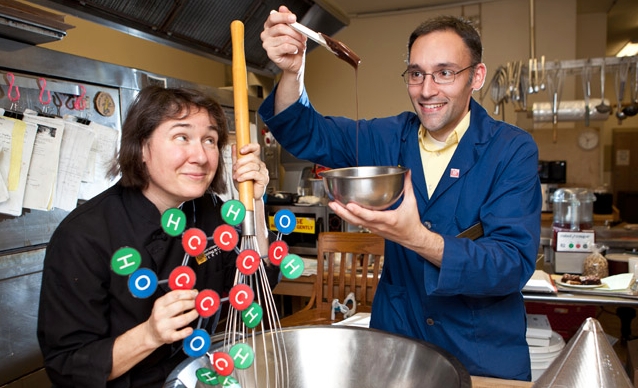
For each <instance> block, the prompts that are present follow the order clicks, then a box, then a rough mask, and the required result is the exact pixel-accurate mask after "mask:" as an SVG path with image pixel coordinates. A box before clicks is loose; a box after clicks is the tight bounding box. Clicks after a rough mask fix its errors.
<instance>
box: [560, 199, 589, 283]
mask: <svg viewBox="0 0 638 388" xmlns="http://www.w3.org/2000/svg"><path fill="white" fill-rule="evenodd" d="M595 200H596V197H595V196H594V194H593V193H592V192H591V191H590V190H588V189H583V188H562V189H557V190H556V191H555V192H554V195H553V196H552V201H553V223H552V232H553V237H552V249H553V251H554V255H553V263H552V264H553V268H554V272H556V273H572V274H581V273H583V262H584V261H585V258H586V257H587V256H588V255H589V254H590V253H591V252H592V250H593V249H596V245H595V242H596V241H595V232H594V229H593V226H594V223H593V203H594V201H595Z"/></svg>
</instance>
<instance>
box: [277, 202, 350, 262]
mask: <svg viewBox="0 0 638 388" xmlns="http://www.w3.org/2000/svg"><path fill="white" fill-rule="evenodd" d="M282 209H287V210H290V211H291V212H293V213H294V215H295V218H296V220H297V227H296V228H295V229H294V230H293V231H292V232H291V233H289V234H284V235H282V240H284V241H285V242H286V244H288V248H289V250H290V253H295V254H297V255H300V256H312V257H314V256H316V255H317V239H318V237H319V233H321V232H325V231H330V232H340V231H343V230H344V229H343V226H342V225H343V222H342V220H341V218H339V217H338V216H337V215H336V214H334V213H332V211H331V210H330V208H329V207H327V206H301V205H266V217H267V218H268V219H267V222H268V228H269V229H270V230H272V231H273V232H275V233H277V228H276V227H275V214H276V213H277V212H278V211H279V210H282Z"/></svg>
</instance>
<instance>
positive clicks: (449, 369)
mask: <svg viewBox="0 0 638 388" xmlns="http://www.w3.org/2000/svg"><path fill="white" fill-rule="evenodd" d="M281 334H282V338H283V343H284V344H285V345H284V348H285V355H286V360H288V370H289V373H288V380H287V381H286V382H285V383H284V384H283V385H282V384H281V382H280V384H279V385H275V381H274V377H273V376H272V375H273V373H272V368H273V366H272V365H271V366H270V368H271V375H270V377H271V379H272V380H273V381H270V384H269V385H268V380H269V379H268V377H267V375H266V371H265V369H266V368H265V367H264V365H263V364H264V363H263V362H262V363H261V364H258V363H257V362H256V365H257V366H253V367H251V368H249V369H247V370H245V371H241V372H238V371H237V370H236V371H235V372H233V375H235V374H236V373H241V375H239V376H237V379H238V380H239V382H240V384H241V386H242V388H257V387H266V386H270V387H287V388H326V387H341V388H376V387H383V388H387V387H396V386H400V387H403V388H411V387H423V386H427V387H430V388H457V387H459V388H470V387H471V386H472V382H471V379H470V375H469V373H468V372H467V370H466V369H465V367H464V366H463V365H462V364H461V363H460V362H459V361H458V360H457V359H456V358H454V357H453V356H452V355H450V354H449V353H447V352H446V351H444V350H442V349H440V348H438V347H436V346H434V345H432V344H430V343H427V342H423V341H418V340H414V339H411V338H407V337H403V336H399V335H394V334H389V333H386V332H383V331H379V330H373V329H365V328H359V327H348V326H304V327H292V328H284V329H283V330H282V331H281ZM255 339H256V341H253V340H249V341H247V342H248V343H249V344H253V343H254V344H255V347H256V348H255V354H256V355H257V357H258V355H260V354H261V355H262V356H261V357H262V358H263V357H264V356H263V355H264V348H263V346H264V344H265V346H266V351H267V352H269V353H266V354H272V353H271V352H272V351H273V349H272V343H273V342H275V341H272V339H273V337H272V335H271V332H266V333H265V338H263V335H262V334H261V333H260V334H257V335H256V337H255ZM222 346H223V344H221V343H218V344H213V345H212V346H211V351H214V350H217V349H220V348H221V347H222ZM268 361H269V362H271V361H272V360H270V359H268ZM200 368H211V366H210V362H209V360H208V358H207V357H205V356H204V357H200V358H197V359H187V360H185V361H183V362H182V363H181V364H180V365H179V366H178V367H177V368H176V369H175V370H174V371H173V372H172V373H171V375H170V376H169V378H168V380H167V384H166V385H165V387H171V388H178V387H185V388H193V387H202V388H204V387H207V385H204V383H202V382H199V381H198V380H197V378H196V375H195V372H196V371H197V370H198V369H200ZM253 368H257V370H256V372H257V376H256V377H255V371H254V370H253ZM255 381H258V382H259V384H256V383H255Z"/></svg>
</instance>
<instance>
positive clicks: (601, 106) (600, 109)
mask: <svg viewBox="0 0 638 388" xmlns="http://www.w3.org/2000/svg"><path fill="white" fill-rule="evenodd" d="M605 72H606V70H605V58H603V61H602V62H601V63H600V104H598V105H596V110H597V111H598V113H608V112H610V111H611V106H609V105H607V104H605Z"/></svg>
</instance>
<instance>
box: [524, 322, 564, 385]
mask: <svg viewBox="0 0 638 388" xmlns="http://www.w3.org/2000/svg"><path fill="white" fill-rule="evenodd" d="M564 347H565V340H563V337H562V336H561V335H560V334H558V333H557V332H555V331H552V338H551V339H550V340H549V345H547V346H530V347H529V356H530V359H531V361H532V381H536V379H538V378H539V377H540V375H542V374H543V372H545V369H547V368H548V367H549V365H550V364H551V363H552V361H554V359H555V358H556V357H558V355H559V354H560V352H561V351H562V350H563V348H564Z"/></svg>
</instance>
